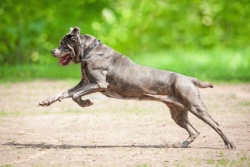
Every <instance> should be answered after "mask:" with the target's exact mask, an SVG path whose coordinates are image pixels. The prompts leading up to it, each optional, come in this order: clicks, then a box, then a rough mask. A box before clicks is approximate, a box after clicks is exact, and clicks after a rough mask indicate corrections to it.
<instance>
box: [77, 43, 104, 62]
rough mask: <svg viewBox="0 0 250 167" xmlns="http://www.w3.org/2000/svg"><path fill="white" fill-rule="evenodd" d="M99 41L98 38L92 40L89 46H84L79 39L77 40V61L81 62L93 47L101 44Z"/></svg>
mask: <svg viewBox="0 0 250 167" xmlns="http://www.w3.org/2000/svg"><path fill="white" fill-rule="evenodd" d="M101 44H102V43H101V41H100V40H98V39H95V40H94V42H93V43H92V44H91V45H90V46H89V47H84V44H83V43H82V41H81V40H79V46H80V47H79V49H78V52H77V57H78V62H83V59H84V58H85V57H86V56H87V55H88V54H89V53H90V52H91V51H92V50H94V49H95V48H97V47H98V46H99V45H101Z"/></svg>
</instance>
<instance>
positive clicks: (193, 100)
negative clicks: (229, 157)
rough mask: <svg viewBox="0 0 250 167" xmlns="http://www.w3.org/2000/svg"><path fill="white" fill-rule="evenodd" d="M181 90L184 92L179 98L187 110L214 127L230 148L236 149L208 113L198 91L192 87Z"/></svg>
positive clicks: (184, 87)
mask: <svg viewBox="0 0 250 167" xmlns="http://www.w3.org/2000/svg"><path fill="white" fill-rule="evenodd" d="M181 90H182V91H181V93H180V94H179V97H180V99H181V100H182V101H183V102H185V106H187V109H188V110H189V111H190V112H191V113H193V114H194V115H195V116H196V117H198V118H200V119H201V120H202V121H204V122H205V123H206V124H208V125H209V126H210V127H212V128H213V129H214V130H215V131H216V132H217V133H218V134H219V135H220V136H221V138H222V140H223V141H224V143H225V145H226V146H227V147H228V148H235V145H234V144H233V143H232V142H230V141H229V139H228V138H227V137H226V135H225V134H224V132H223V131H222V129H221V127H220V126H219V124H218V123H217V122H216V121H215V120H214V119H213V118H212V117H211V116H210V114H209V113H208V111H207V108H206V106H205V104H204V102H203V101H202V100H201V98H200V94H199V91H198V89H196V88H194V87H192V86H183V87H182V89H181ZM191 90H192V91H191Z"/></svg>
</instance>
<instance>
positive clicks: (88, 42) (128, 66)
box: [39, 27, 235, 148]
mask: <svg viewBox="0 0 250 167" xmlns="http://www.w3.org/2000/svg"><path fill="white" fill-rule="evenodd" d="M52 55H53V56H54V57H58V58H59V64H61V65H64V66H66V65H68V64H70V63H71V62H73V63H76V64H77V63H80V64H81V70H82V79H81V81H80V82H79V83H78V84H77V85H76V86H75V87H73V88H71V89H68V90H66V91H64V92H62V93H59V94H58V95H56V96H55V97H52V98H49V99H47V100H44V101H42V102H40V103H39V106H49V105H51V104H52V103H54V102H56V101H61V100H63V99H65V98H72V99H73V100H74V101H75V102H76V103H77V104H78V105H79V106H81V107H87V106H90V105H92V104H93V103H92V102H91V101H90V100H89V99H87V100H82V98H81V97H82V96H84V95H88V94H91V93H95V92H100V93H102V94H104V95H106V96H108V97H112V98H119V99H137V100H154V101H160V102H163V103H165V104H166V105H167V106H168V108H169V110H170V112H171V116H172V118H173V119H174V121H175V122H176V123H177V124H178V125H179V126H180V127H182V128H184V129H186V130H187V132H188V133H189V137H188V138H187V139H186V140H185V141H184V142H182V143H181V144H176V145H174V146H175V147H182V148H185V147H187V146H188V145H189V144H190V143H192V142H193V141H194V140H195V138H197V136H198V135H199V132H198V131H197V130H196V129H195V128H194V127H193V126H192V125H191V123H190V122H189V119H188V111H190V112H191V113H193V114H194V115H195V116H197V117H198V118H200V119H201V120H202V121H204V122H205V123H206V124H208V125H209V126H211V127H212V128H213V129H214V130H215V131H216V132H217V133H218V134H219V135H220V136H221V138H222V139H223V141H224V143H225V145H226V146H227V147H228V148H235V146H234V144H233V143H232V142H230V141H229V139H228V138H227V137H226V135H225V134H224V133H223V131H222V129H221V128H220V126H219V124H218V123H217V122H216V121H215V120H214V119H213V118H212V117H211V116H210V115H209V113H208V111H207V108H206V106H205V104H204V103H203V101H202V100H201V97H200V93H199V90H198V89H197V87H198V88H207V87H210V88H212V87H213V85H212V84H211V83H209V82H203V81H200V80H198V79H196V78H193V77H189V76H185V75H182V74H178V73H175V72H171V71H165V70H158V69H154V68H150V67H146V66H142V65H138V64H135V63H134V62H133V61H132V60H131V59H129V58H128V57H126V56H124V55H122V54H120V53H118V52H116V51H115V50H114V49H112V48H111V47H109V46H107V45H105V44H102V43H101V42H100V40H98V39H96V38H95V37H93V36H91V35H80V29H79V28H78V27H74V28H71V29H70V32H69V33H68V34H67V35H65V36H64V37H63V38H62V40H61V42H60V46H59V47H58V48H56V49H54V50H52Z"/></svg>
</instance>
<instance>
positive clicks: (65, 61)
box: [58, 54, 72, 66]
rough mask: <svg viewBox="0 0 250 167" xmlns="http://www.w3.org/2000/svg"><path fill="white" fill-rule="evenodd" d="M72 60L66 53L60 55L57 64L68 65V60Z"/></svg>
mask: <svg viewBox="0 0 250 167" xmlns="http://www.w3.org/2000/svg"><path fill="white" fill-rule="evenodd" d="M71 60H72V58H71V54H66V55H65V56H63V57H61V58H60V60H59V62H58V63H59V64H61V65H64V66H66V65H68V64H69V63H70V61H71Z"/></svg>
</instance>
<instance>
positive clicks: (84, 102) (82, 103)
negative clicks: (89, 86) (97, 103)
mask: <svg viewBox="0 0 250 167" xmlns="http://www.w3.org/2000/svg"><path fill="white" fill-rule="evenodd" d="M72 99H73V100H74V101H75V102H76V103H77V104H78V105H79V106H81V107H88V106H91V105H93V103H92V102H91V101H90V100H89V99H86V100H82V99H81V97H78V98H72Z"/></svg>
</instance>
